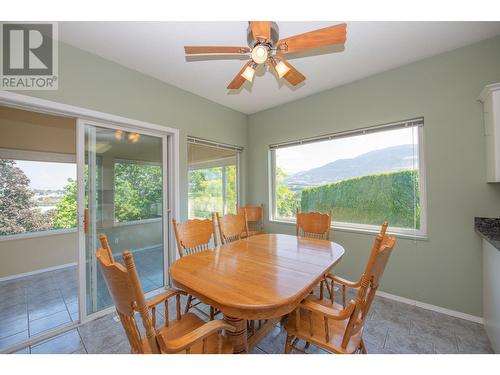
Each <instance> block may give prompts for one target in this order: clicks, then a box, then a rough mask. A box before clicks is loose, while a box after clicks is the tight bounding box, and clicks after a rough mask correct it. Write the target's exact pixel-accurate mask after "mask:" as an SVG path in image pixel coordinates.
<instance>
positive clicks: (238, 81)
mask: <svg viewBox="0 0 500 375" xmlns="http://www.w3.org/2000/svg"><path fill="white" fill-rule="evenodd" d="M251 63H252V60H248V61H247V63H246V64H245V65H243V68H241V70H240V71H239V72H238V74H236V76H235V77H234V78H233V80H232V81H231V82H230V83H229V85H227V88H228V90H238V89H239V88H240V87H241V86H242V85H243V84H244V83H245V81H246V79H245V78H243V77H242V76H241V74H242V73H243V72H244V71H245V69H246V68H247V66H249V65H250V64H251Z"/></svg>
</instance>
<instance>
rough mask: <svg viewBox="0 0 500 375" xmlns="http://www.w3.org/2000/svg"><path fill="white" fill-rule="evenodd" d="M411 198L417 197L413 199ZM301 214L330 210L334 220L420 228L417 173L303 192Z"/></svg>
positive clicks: (386, 175)
mask: <svg viewBox="0 0 500 375" xmlns="http://www.w3.org/2000/svg"><path fill="white" fill-rule="evenodd" d="M414 194H416V196H415V197H414ZM300 206H301V210H302V211H323V212H326V211H329V210H332V213H333V220H334V221H340V222H348V223H349V222H351V223H352V222H355V223H359V224H374V225H380V224H382V223H383V222H384V221H385V220H387V221H388V222H389V225H390V226H392V227H402V228H413V227H414V226H415V223H414V221H415V218H416V227H417V228H419V227H420V200H419V189H418V172H417V171H402V172H394V173H384V174H373V175H368V176H363V177H358V178H352V179H349V180H344V181H341V182H337V183H334V184H326V185H321V186H317V187H311V188H306V189H304V190H302V196H301V202H300Z"/></svg>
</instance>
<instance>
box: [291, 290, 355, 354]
mask: <svg viewBox="0 0 500 375" xmlns="http://www.w3.org/2000/svg"><path fill="white" fill-rule="evenodd" d="M307 299H308V300H311V301H314V302H316V303H320V304H322V305H324V306H327V307H329V308H332V309H334V310H337V311H340V310H342V309H343V307H342V306H341V305H339V304H337V303H333V304H332V303H331V301H330V300H327V299H323V300H320V299H319V298H318V297H316V296H314V295H310V296H309V297H307ZM295 320H296V314H295V311H294V312H292V313H291V314H290V315H289V316H288V318H287V320H286V322H285V329H286V330H287V332H288V334H289V335H291V336H295V337H297V338H299V339H302V340H305V341H309V342H310V343H312V344H315V345H317V346H319V347H321V348H323V349H325V350H326V351H329V352H332V353H354V352H355V351H356V349H357V348H358V347H359V345H360V342H361V337H362V335H363V331H362V329H361V330H360V331H359V332H358V333H356V334H355V335H354V336H352V337H351V339H350V340H349V343H348V345H347V347H346V348H345V349H343V348H342V338H343V337H344V332H345V330H346V326H347V323H348V322H349V320H348V319H346V320H333V319H328V332H329V336H330V337H329V338H330V340H329V341H328V342H327V341H326V335H325V321H324V315H321V314H319V313H317V312H312V311H308V310H305V309H301V311H300V329H299V331H297V330H296V325H295ZM311 321H312V333H313V334H312V335H311V329H310V322H311Z"/></svg>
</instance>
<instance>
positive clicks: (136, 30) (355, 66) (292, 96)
mask: <svg viewBox="0 0 500 375" xmlns="http://www.w3.org/2000/svg"><path fill="white" fill-rule="evenodd" d="M340 22H341V21H332V22H290V21H287V22H278V26H279V29H280V37H281V38H283V37H287V36H292V35H296V34H300V33H303V32H307V31H311V30H315V29H318V28H322V27H326V26H330V25H333V24H337V23H340ZM59 25H60V26H59V37H60V39H61V40H62V41H63V42H66V43H68V44H71V45H73V46H76V47H78V48H80V49H83V50H86V51H89V52H92V53H94V54H96V55H99V56H102V57H104V58H106V59H109V60H112V61H115V62H117V63H119V64H122V65H124V66H127V67H129V68H131V69H135V70H137V71H139V72H142V73H145V74H147V75H149V76H152V77H155V78H157V79H159V80H162V81H165V82H167V83H170V84H172V85H174V86H177V87H180V88H182V89H184V90H187V91H190V92H192V93H194V94H197V95H200V96H203V97H205V98H207V99H210V100H212V101H214V102H217V103H220V104H223V105H225V106H227V107H230V108H233V109H235V110H238V111H240V112H243V113H246V114H251V113H255V112H258V111H262V110H264V109H267V108H271V107H274V106H277V105H279V104H282V103H286V102H289V101H292V100H296V99H299V98H302V97H305V96H308V95H311V94H314V93H317V92H321V91H324V90H327V89H329V88H332V87H336V86H339V85H342V84H345V83H348V82H352V81H355V80H358V79H361V78H363V77H367V76H370V75H373V74H376V73H379V72H383V71H386V70H389V69H393V68H395V67H398V66H402V65H405V64H408V63H411V62H414V61H418V60H421V59H424V58H426V57H429V56H433V55H436V54H439V53H442V52H445V51H449V50H452V49H455V48H458V47H462V46H465V45H468V44H472V43H474V42H477V41H479V40H482V39H486V38H489V37H492V36H495V35H498V34H500V22H347V41H346V43H345V49H344V50H343V51H342V50H341V48H340V51H339V48H337V51H335V48H333V49H332V50H334V51H335V52H334V53H327V54H316V55H309V56H306V57H304V56H295V57H294V58H289V61H290V62H291V63H292V64H293V65H294V66H295V67H296V68H297V69H298V70H299V71H300V72H302V73H303V74H304V75H305V76H306V77H307V78H306V81H305V82H304V83H303V84H301V85H299V87H296V88H293V87H291V86H290V85H288V83H283V82H282V81H279V82H278V81H277V79H276V77H275V75H274V74H271V73H270V72H264V71H259V70H258V71H257V74H256V77H255V78H254V82H253V84H250V83H248V82H247V83H245V85H244V86H243V88H242V89H240V90H239V91H236V92H230V91H228V90H227V89H226V86H227V84H228V83H229V82H230V81H231V80H232V79H233V77H234V76H235V75H236V73H237V72H238V71H239V70H240V69H241V67H242V66H243V64H244V63H245V60H238V59H227V60H209V61H189V62H188V61H186V58H185V55H184V49H183V46H184V45H229V46H231V45H236V46H246V29H247V26H248V24H247V22H244V21H242V22H61V23H60V24H59ZM320 52H324V51H320ZM264 73H265V74H264Z"/></svg>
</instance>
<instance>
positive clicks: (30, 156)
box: [0, 148, 78, 242]
mask: <svg viewBox="0 0 500 375" xmlns="http://www.w3.org/2000/svg"><path fill="white" fill-rule="evenodd" d="M0 159H4V160H14V161H16V160H22V161H35V162H47V163H64V164H74V165H75V171H76V168H77V166H76V154H64V153H57V152H47V151H31V150H16V149H10V148H0ZM77 232H78V223H77V225H76V226H75V227H74V228H63V229H49V230H40V231H36V232H24V233H16V234H7V235H3V236H0V242H4V241H13V240H24V239H31V238H37V237H47V236H56V235H65V234H70V233H77Z"/></svg>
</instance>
